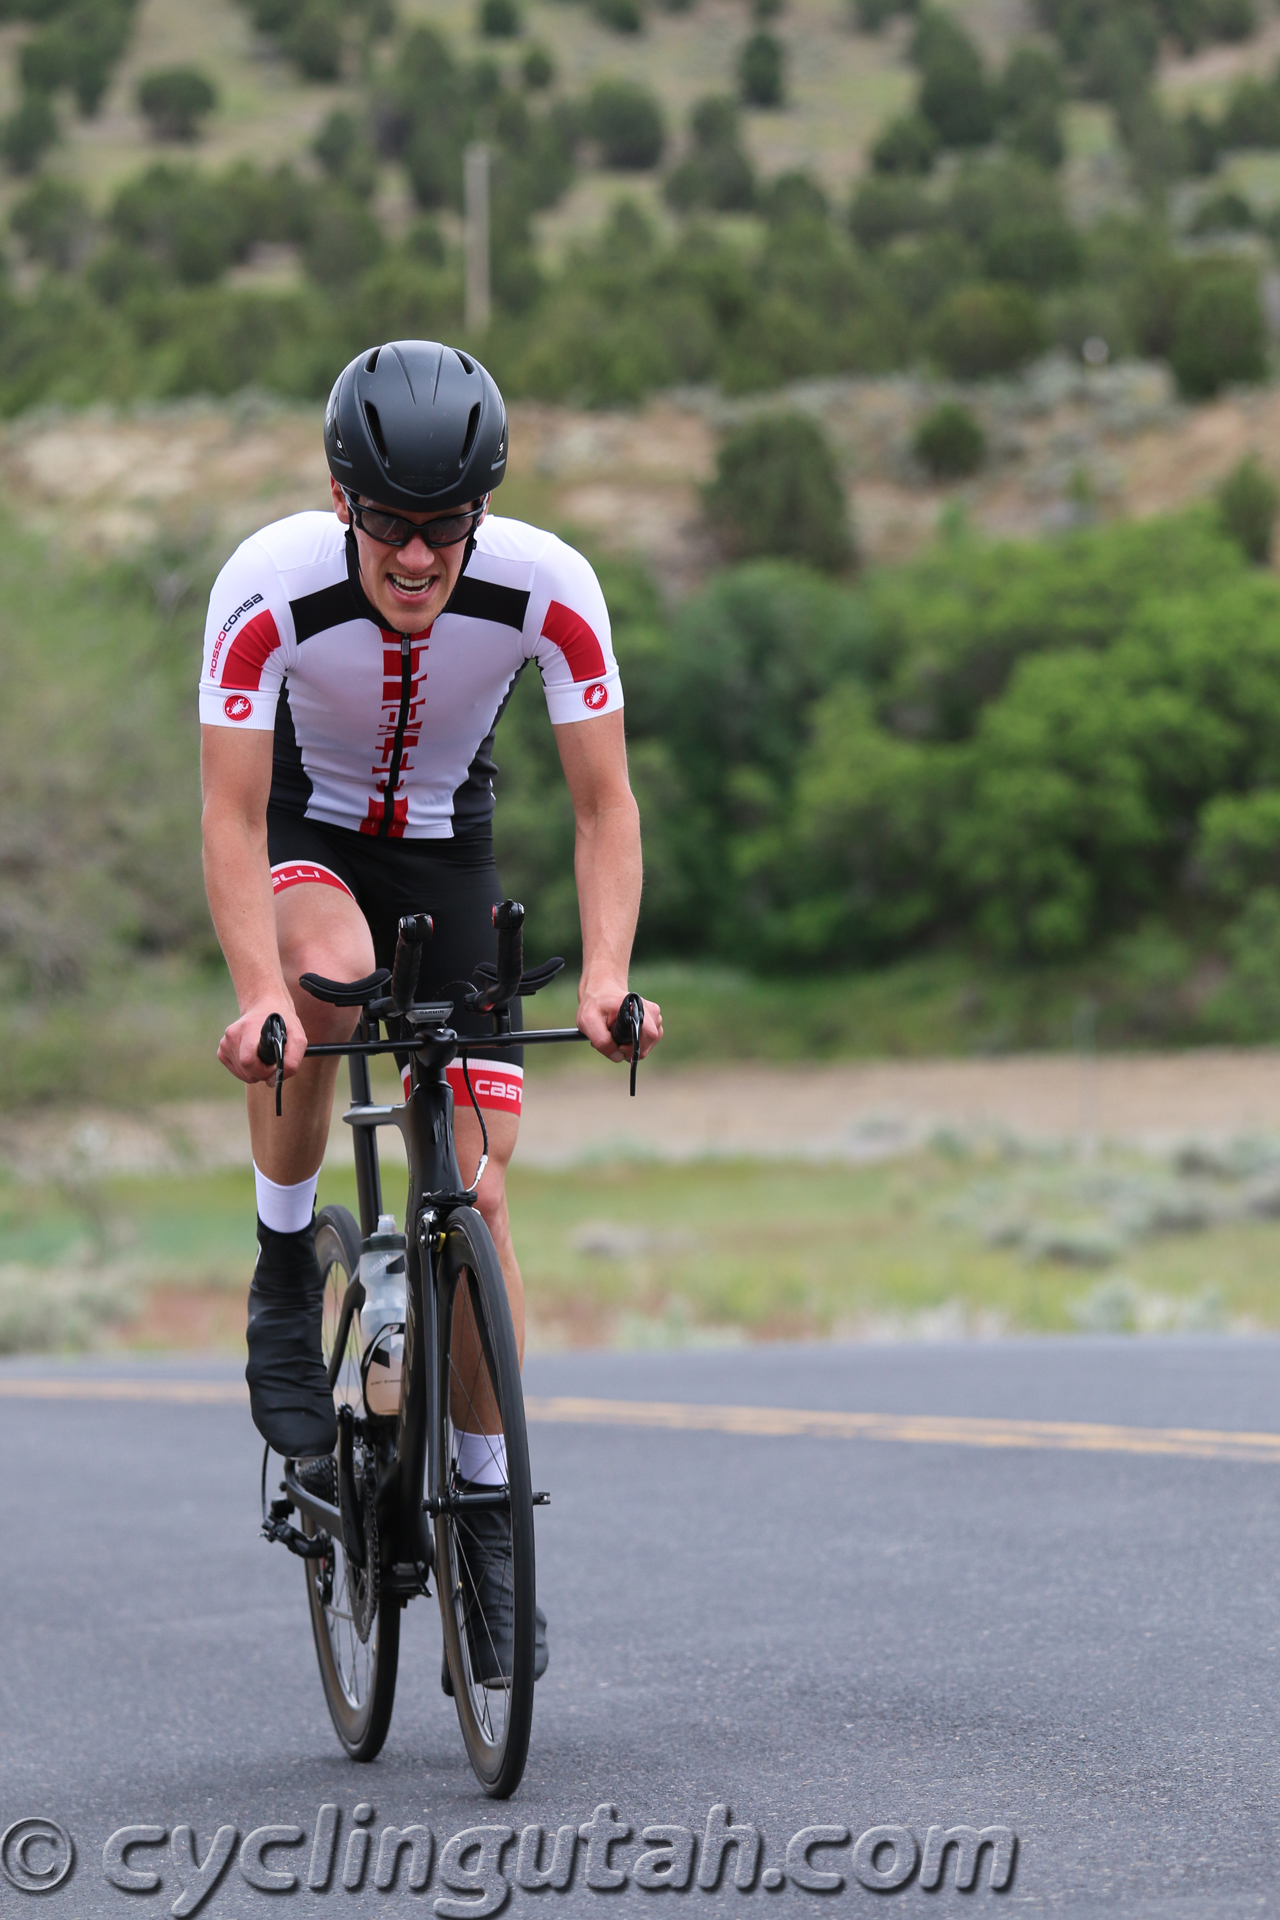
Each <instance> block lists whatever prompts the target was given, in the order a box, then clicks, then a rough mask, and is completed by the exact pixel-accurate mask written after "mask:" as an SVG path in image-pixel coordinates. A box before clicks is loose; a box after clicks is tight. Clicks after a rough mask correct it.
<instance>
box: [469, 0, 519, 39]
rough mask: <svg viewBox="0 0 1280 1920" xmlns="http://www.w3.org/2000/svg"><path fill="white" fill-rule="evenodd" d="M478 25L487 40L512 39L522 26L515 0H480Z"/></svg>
mask: <svg viewBox="0 0 1280 1920" xmlns="http://www.w3.org/2000/svg"><path fill="white" fill-rule="evenodd" d="M479 26H480V32H481V34H482V35H483V36H484V37H485V38H486V39H488V40H514V39H515V38H516V37H517V35H518V34H519V33H520V32H521V30H522V28H523V26H524V21H523V19H522V17H521V13H520V8H519V5H518V4H517V0H480V12H479Z"/></svg>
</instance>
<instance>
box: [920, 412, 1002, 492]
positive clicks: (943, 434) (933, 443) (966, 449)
mask: <svg viewBox="0 0 1280 1920" xmlns="http://www.w3.org/2000/svg"><path fill="white" fill-rule="evenodd" d="M912 447H913V450H914V452H915V456H916V458H917V460H919V461H921V462H922V463H923V464H924V465H925V466H926V467H927V468H928V469H929V472H930V473H931V474H932V475H933V477H934V478H935V480H961V479H964V478H965V476H966V475H968V474H971V473H976V472H977V471H978V468H979V467H980V466H981V465H982V463H983V461H984V460H985V459H986V457H987V437H986V435H985V434H984V433H983V431H982V428H981V427H980V426H979V425H978V422H977V421H976V420H975V418H974V416H973V413H972V411H971V410H970V409H969V408H968V407H965V406H961V405H960V403H959V402H958V401H955V400H944V401H943V402H942V404H941V405H940V406H937V407H934V408H932V409H931V411H930V412H928V413H927V414H926V415H925V417H924V419H923V420H922V421H921V422H920V425H919V426H918V427H917V428H916V431H915V437H914V439H913V441H912Z"/></svg>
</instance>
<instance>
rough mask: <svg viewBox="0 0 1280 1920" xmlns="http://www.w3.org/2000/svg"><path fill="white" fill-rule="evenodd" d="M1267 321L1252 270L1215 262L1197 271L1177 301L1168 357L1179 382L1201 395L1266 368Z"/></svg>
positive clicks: (1257, 374) (1188, 391) (1261, 375)
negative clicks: (1205, 269) (1217, 264)
mask: <svg viewBox="0 0 1280 1920" xmlns="http://www.w3.org/2000/svg"><path fill="white" fill-rule="evenodd" d="M1266 338H1267V334H1266V320H1265V318H1264V316H1263V312H1262V302H1261V300H1260V299H1259V297H1258V285H1257V280H1256V278H1255V276H1254V274H1253V273H1252V272H1250V271H1248V270H1247V269H1241V268H1239V267H1235V266H1215V267H1211V268H1209V269H1208V270H1207V271H1205V272H1204V273H1201V274H1197V275H1195V276H1194V277H1193V278H1192V279H1191V280H1190V282H1189V283H1188V285H1187V287H1186V290H1185V292H1184V293H1183V295H1182V298H1181V299H1180V300H1179V302H1178V306H1177V310H1176V314H1175V318H1174V327H1173V340H1172V343H1171V345H1170V349H1169V359H1170V361H1171V363H1172V366H1173V371H1174V373H1175V374H1176V375H1177V380H1178V385H1179V386H1180V387H1181V389H1182V391H1183V392H1184V393H1186V394H1190V395H1192V396H1194V397H1195V398H1197V399H1202V398H1206V397H1207V396H1209V395H1210V394H1214V393H1217V392H1218V390H1219V388H1220V387H1223V386H1225V385H1226V384H1227V382H1228V381H1231V380H1261V379H1263V378H1264V376H1265V374H1266V370H1267V355H1266Z"/></svg>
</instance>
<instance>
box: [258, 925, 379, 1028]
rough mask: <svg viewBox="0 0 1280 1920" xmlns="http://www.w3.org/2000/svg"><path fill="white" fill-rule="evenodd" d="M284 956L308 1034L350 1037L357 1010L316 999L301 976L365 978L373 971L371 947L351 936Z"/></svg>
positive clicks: (286, 975) (292, 991)
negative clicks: (304, 984) (303, 951)
mask: <svg viewBox="0 0 1280 1920" xmlns="http://www.w3.org/2000/svg"><path fill="white" fill-rule="evenodd" d="M281 958H282V960H283V962H284V975H285V979H286V980H287V981H288V983H289V991H290V993H291V994H292V995H293V1004H294V1006H295V1007H296V1008H297V1010H298V1014H299V1016H300V1018H301V1020H302V1024H303V1026H304V1027H305V1028H306V1030H307V1034H308V1037H309V1038H310V1039H312V1040H315V1041H321V1042H324V1041H328V1042H332V1041H335V1040H345V1039H347V1038H348V1037H349V1036H350V1034H351V1032H352V1029H353V1028H354V1026H355V1024H356V1019H357V1014H356V1012H355V1010H353V1009H352V1008H351V1007H333V1006H330V1005H329V1004H328V1003H327V1001H324V1000H316V999H313V997H312V996H311V994H309V993H308V992H307V990H306V988H305V987H304V986H302V985H301V975H302V974H304V973H316V974H319V975H320V977H321V979H323V980H362V979H364V977H365V976H366V975H367V974H369V973H372V971H373V949H372V946H371V945H368V944H365V945H362V944H361V943H360V942H359V940H357V939H352V940H349V941H342V942H336V943H327V944H326V945H325V946H324V947H322V948H320V949H316V948H314V947H313V948H311V949H309V950H308V951H307V952H306V953H290V954H284V955H282V956H281Z"/></svg>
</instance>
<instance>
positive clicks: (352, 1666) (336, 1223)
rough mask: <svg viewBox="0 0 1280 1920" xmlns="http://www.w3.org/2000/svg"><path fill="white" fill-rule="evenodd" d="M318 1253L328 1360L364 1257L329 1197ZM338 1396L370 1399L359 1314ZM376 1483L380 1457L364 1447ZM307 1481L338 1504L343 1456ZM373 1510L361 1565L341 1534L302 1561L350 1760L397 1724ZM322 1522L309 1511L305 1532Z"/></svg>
mask: <svg viewBox="0 0 1280 1920" xmlns="http://www.w3.org/2000/svg"><path fill="white" fill-rule="evenodd" d="M316 1258H317V1259H318V1260H319V1262H320V1271H321V1273H322V1274H323V1275H324V1283H325V1287H324V1325H323V1333H322V1342H323V1350H324V1358H325V1365H326V1366H330V1364H331V1361H332V1357H333V1349H334V1343H335V1341H336V1339H337V1336H338V1331H339V1321H340V1318H341V1312H342V1302H343V1299H344V1297H345V1295H346V1291H347V1287H348V1286H349V1285H350V1283H351V1281H352V1279H353V1278H354V1277H355V1273H356V1270H357V1268H358V1266H359V1264H360V1229H359V1228H358V1227H357V1225H356V1223H355V1221H354V1220H353V1219H352V1217H351V1215H350V1214H349V1213H348V1212H347V1209H346V1208H345V1207H325V1208H323V1209H322V1210H321V1212H320V1213H319V1214H318V1215H317V1217H316ZM334 1396H335V1398H336V1400H337V1401H338V1404H339V1406H341V1405H343V1404H344V1403H345V1404H347V1405H350V1406H352V1407H353V1408H354V1409H355V1410H356V1412H357V1413H358V1414H362V1413H363V1411H364V1409H363V1405H362V1402H361V1397H360V1342H359V1335H358V1332H357V1331H356V1327H355V1323H354V1321H353V1323H352V1327H351V1329H350V1330H349V1332H348V1335H347V1339H346V1341H345V1343H344V1351H343V1357H342V1362H341V1365H340V1368H339V1371H338V1376H337V1379H336V1381H335V1383H334ZM354 1451H355V1473H356V1484H357V1488H358V1489H360V1488H361V1487H362V1485H363V1480H364V1477H365V1476H364V1473H363V1469H364V1467H365V1465H366V1457H365V1456H366V1449H364V1448H363V1447H362V1445H361V1443H360V1441H358V1440H357V1442H356V1444H355V1450H354ZM367 1465H368V1480H369V1487H370V1493H372V1485H373V1475H374V1471H375V1468H374V1461H373V1455H372V1451H371V1450H367ZM303 1471H304V1472H305V1476H306V1484H307V1485H308V1486H310V1487H311V1488H312V1489H313V1490H314V1491H315V1492H316V1493H317V1494H319V1496H320V1497H321V1498H322V1499H325V1500H328V1501H330V1502H332V1503H333V1504H335V1505H336V1503H337V1498H338V1466H337V1460H336V1459H335V1458H330V1459H327V1460H322V1461H314V1462H309V1463H308V1464H307V1466H306V1468H305V1469H304V1470H303ZM361 1507H362V1511H363V1514H364V1515H365V1516H366V1517H365V1518H364V1520H363V1522H362V1531H363V1532H364V1538H365V1547H366V1554H365V1561H366V1564H365V1565H364V1566H363V1567H358V1566H356V1565H355V1564H354V1563H353V1562H351V1561H350V1560H348V1558H347V1554H346V1550H345V1548H344V1547H343V1543H342V1539H341V1537H339V1538H337V1539H331V1540H330V1542H329V1547H328V1551H327V1552H326V1553H325V1554H324V1556H323V1558H322V1559H319V1560H307V1561H304V1562H303V1565H304V1567H305V1569H306V1576H307V1604H308V1606H309V1608H310V1610H311V1630H312V1632H313V1634H314V1635H315V1642H316V1657H317V1659H318V1660H319V1663H320V1679H321V1683H322V1684H323V1686H324V1695H325V1700H326V1701H327V1702H328V1707H329V1714H330V1717H331V1718H332V1720H333V1724H334V1728H335V1730H336V1732H337V1735H338V1738H339V1740H341V1742H342V1744H343V1746H344V1747H345V1748H346V1750H347V1752H348V1753H349V1754H350V1755H351V1758H352V1759H353V1760H372V1759H373V1758H374V1757H375V1755H377V1754H378V1753H379V1752H380V1751H381V1749H382V1743H383V1741H384V1740H385V1739H386V1737H387V1729H388V1727H389V1726H390V1725H391V1709H392V1706H393V1704H394V1701H395V1693H396V1667H397V1665H398V1663H399V1658H400V1602H399V1600H398V1599H396V1598H395V1597H394V1596H390V1595H387V1594H384V1593H381V1592H380V1591H379V1574H380V1568H379V1564H378V1558H379V1555H378V1538H377V1531H376V1527H374V1525H373V1522H372V1499H371V1498H370V1500H369V1501H368V1502H365V1501H362V1502H361ZM315 1531H316V1529H315V1526H314V1524H313V1522H312V1521H311V1520H309V1519H308V1518H307V1517H306V1516H305V1515H304V1516H303V1532H304V1533H306V1534H308V1535H312V1534H314V1533H315Z"/></svg>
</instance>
